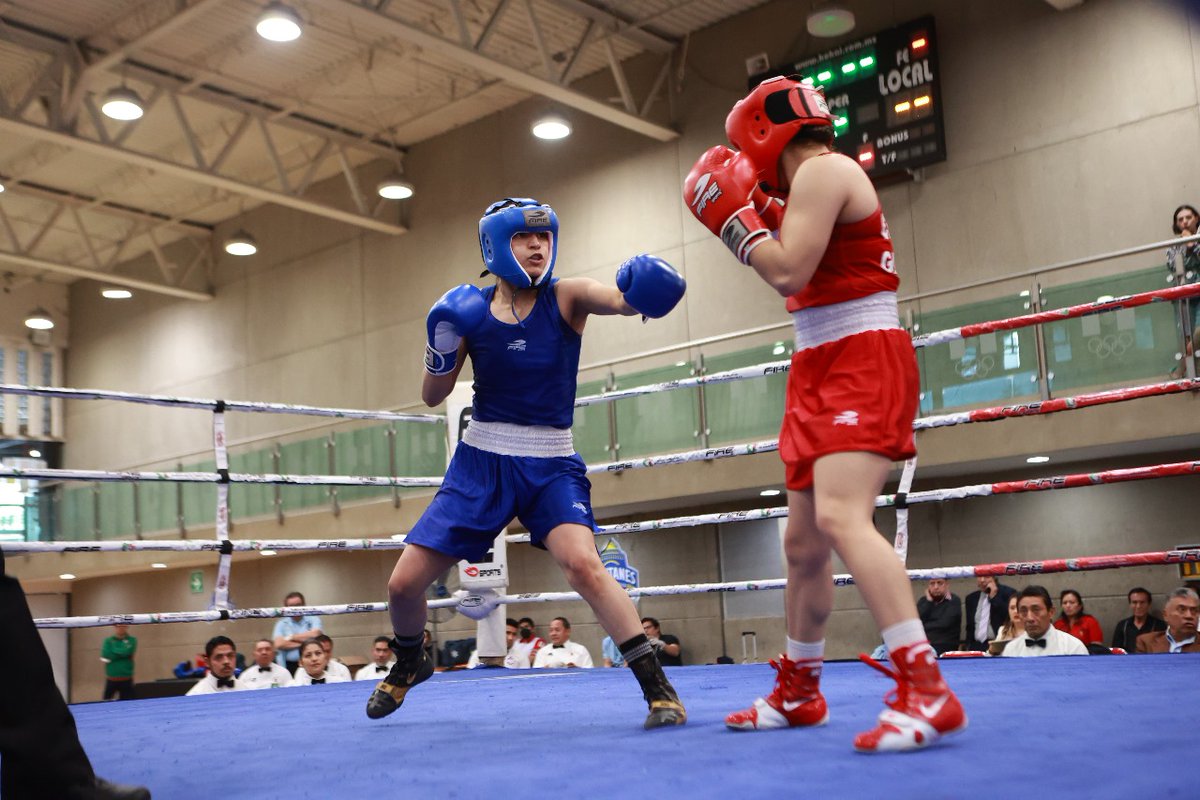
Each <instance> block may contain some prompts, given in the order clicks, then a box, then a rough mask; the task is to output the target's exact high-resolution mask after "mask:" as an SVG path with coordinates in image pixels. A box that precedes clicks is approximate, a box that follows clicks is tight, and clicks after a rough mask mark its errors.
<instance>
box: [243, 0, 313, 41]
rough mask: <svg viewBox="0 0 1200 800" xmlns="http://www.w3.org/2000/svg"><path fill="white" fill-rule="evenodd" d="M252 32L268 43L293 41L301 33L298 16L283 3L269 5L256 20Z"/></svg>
mask: <svg viewBox="0 0 1200 800" xmlns="http://www.w3.org/2000/svg"><path fill="white" fill-rule="evenodd" d="M254 30H256V31H258V35H259V36H261V37H262V38H264V39H266V40H267V41H269V42H291V41H295V40H296V39H299V38H300V34H301V32H302V30H301V28H300V15H299V14H297V13H296V12H295V11H293V10H292V9H290V8H288V7H287V6H286V5H284V4H283V3H277V2H276V3H270V4H269V5H268V6H267V8H266V10H265V11H263V13H262V16H261V17H259V18H258V24H257V25H255V26H254Z"/></svg>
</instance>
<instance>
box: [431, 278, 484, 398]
mask: <svg viewBox="0 0 1200 800" xmlns="http://www.w3.org/2000/svg"><path fill="white" fill-rule="evenodd" d="M486 315H487V301H486V300H484V299H483V292H482V291H480V290H479V287H477V286H472V285H471V284H469V283H464V284H463V285H462V286H455V287H454V288H453V289H451V290H450V291H448V292H446V293H445V294H444V295H442V296H441V297H440V298H438V301H437V302H436V303H434V304H433V307H432V308H430V309H429V315H428V316H426V317H425V331H426V333H427V335H428V342H427V343H426V345H425V371H426V372H428V373H429V374H430V375H446V374H449V373H451V372H453V371H454V367H455V366H457V365H458V345H459V343H460V342H461V341H462V340H463V337H464V336H470V335H471V334H472V333H474V331H475V329H476V328H478V327H479V326H480V325H482V324H483V318H484V317H485V316H486Z"/></svg>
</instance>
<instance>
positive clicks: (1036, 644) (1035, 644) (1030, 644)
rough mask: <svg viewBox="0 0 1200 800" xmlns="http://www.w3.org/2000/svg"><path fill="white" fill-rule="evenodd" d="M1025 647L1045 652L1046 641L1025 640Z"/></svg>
mask: <svg viewBox="0 0 1200 800" xmlns="http://www.w3.org/2000/svg"><path fill="white" fill-rule="evenodd" d="M1025 646H1026V647H1040V648H1042V649H1043V650H1045V649H1046V640H1045V639H1026V640H1025Z"/></svg>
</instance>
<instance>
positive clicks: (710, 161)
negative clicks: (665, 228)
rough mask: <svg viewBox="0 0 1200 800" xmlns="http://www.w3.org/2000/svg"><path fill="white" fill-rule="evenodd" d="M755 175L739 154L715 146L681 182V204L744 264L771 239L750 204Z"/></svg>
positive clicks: (769, 233) (756, 183) (750, 165)
mask: <svg viewBox="0 0 1200 800" xmlns="http://www.w3.org/2000/svg"><path fill="white" fill-rule="evenodd" d="M757 172H758V169H757V168H756V167H755V166H754V164H753V163H751V162H750V159H748V158H746V156H744V155H743V154H742V153H738V152H735V151H733V150H730V149H729V148H728V147H725V146H724V145H717V146H716V147H710V148H709V149H708V150H706V151H705V152H704V155H702V156H700V160H699V161H697V162H696V165H695V166H694V167H692V171H691V172H689V173H688V176H687V179H686V180H685V181H684V182H683V202H685V203H687V205H688V208H689V209H691V211H692V214H693V215H694V216H695V217H696V219H698V220H700V221H701V222H702V223H704V226H705V227H706V228H708V229H709V230H710V231H712V232H713V233H714V234H716V235H717V236H719V237H720V239H721V241H723V242H724V243H725V246H726V247H728V248H729V249H730V250H732V251H733V254H734V255H735V256H737V259H738V261H741V262H742V263H743V264H749V263H750V253H751V252H753V250H754V248H756V247H758V246H759V245H760V244H762V243H763V242H765V241H766V240H767V239H769V238H771V231H770V230H769V229H768V228H767V224H766V223H765V222H763V219H762V217H760V216H759V214H758V212H757V211H755V209H754V205H753V203H751V202H750V195H751V193H752V192H753V191H754V190H755V189H756V188H757V187H758V179H757V177H756V173H757Z"/></svg>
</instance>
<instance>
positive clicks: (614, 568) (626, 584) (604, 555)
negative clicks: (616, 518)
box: [600, 539, 639, 589]
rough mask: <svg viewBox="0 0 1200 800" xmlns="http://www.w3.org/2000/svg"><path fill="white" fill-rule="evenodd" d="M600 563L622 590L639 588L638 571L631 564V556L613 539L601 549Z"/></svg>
mask: <svg viewBox="0 0 1200 800" xmlns="http://www.w3.org/2000/svg"><path fill="white" fill-rule="evenodd" d="M600 563H601V564H603V565H604V568H605V569H606V570H608V574H609V575H612V576H613V579H614V580H616V582H617V583H618V584H620V585H621V588H622V589H636V588H637V587H638V585H639V584H638V571H637V569H635V568H634V566H633V565H632V564H630V563H629V556H628V555H627V554H626V553H625V551H624V550H622V549H621V545H619V544H617V543H616V541H614V540H613V539H609V540H608V541H607V542H605V543H604V546H603V547H601V548H600Z"/></svg>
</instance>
